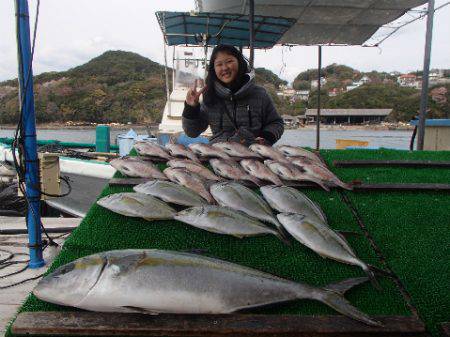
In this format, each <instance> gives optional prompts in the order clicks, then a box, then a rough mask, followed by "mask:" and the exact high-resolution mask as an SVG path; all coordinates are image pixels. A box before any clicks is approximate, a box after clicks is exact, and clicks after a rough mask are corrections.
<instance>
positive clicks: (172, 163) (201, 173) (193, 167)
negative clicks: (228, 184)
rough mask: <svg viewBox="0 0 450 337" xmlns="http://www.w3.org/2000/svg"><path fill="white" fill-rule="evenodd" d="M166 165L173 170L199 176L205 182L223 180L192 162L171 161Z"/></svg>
mask: <svg viewBox="0 0 450 337" xmlns="http://www.w3.org/2000/svg"><path fill="white" fill-rule="evenodd" d="M167 165H168V166H170V167H173V168H183V169H186V170H188V171H189V172H193V173H196V174H198V175H199V176H201V177H202V178H204V179H206V180H215V181H220V180H223V178H221V177H218V176H216V175H215V174H214V173H212V172H211V171H210V170H208V169H207V168H206V167H204V166H203V165H202V164H200V163H196V162H193V161H192V160H186V159H172V160H169V161H168V162H167Z"/></svg>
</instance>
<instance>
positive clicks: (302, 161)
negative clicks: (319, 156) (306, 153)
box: [289, 157, 327, 168]
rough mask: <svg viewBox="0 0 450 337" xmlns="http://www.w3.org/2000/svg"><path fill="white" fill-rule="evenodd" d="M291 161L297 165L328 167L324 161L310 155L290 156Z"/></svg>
mask: <svg viewBox="0 0 450 337" xmlns="http://www.w3.org/2000/svg"><path fill="white" fill-rule="evenodd" d="M289 162H290V163H291V164H295V165H319V166H322V167H325V168H327V165H326V164H325V163H324V162H323V161H317V160H314V159H311V158H308V157H289Z"/></svg>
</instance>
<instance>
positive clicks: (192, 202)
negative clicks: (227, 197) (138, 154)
mask: <svg viewBox="0 0 450 337" xmlns="http://www.w3.org/2000/svg"><path fill="white" fill-rule="evenodd" d="M133 190H134V191H135V192H137V193H143V194H148V195H152V196H154V197H157V198H159V199H161V200H163V201H165V202H170V203H172V204H177V205H182V206H202V205H207V204H208V203H207V202H206V200H205V199H203V198H202V197H201V196H200V195H198V194H197V192H195V191H193V190H191V189H189V188H187V187H184V186H181V185H178V184H175V183H173V182H171V181H162V180H153V181H148V182H146V183H144V184H140V185H136V186H134V187H133Z"/></svg>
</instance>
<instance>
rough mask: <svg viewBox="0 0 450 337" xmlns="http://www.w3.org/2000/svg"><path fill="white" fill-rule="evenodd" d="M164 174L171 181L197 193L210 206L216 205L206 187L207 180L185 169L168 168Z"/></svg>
mask: <svg viewBox="0 0 450 337" xmlns="http://www.w3.org/2000/svg"><path fill="white" fill-rule="evenodd" d="M163 172H164V174H165V175H166V176H167V177H168V178H169V179H170V181H173V182H174V183H177V184H180V185H182V186H185V187H187V188H189V189H191V190H193V191H195V192H197V194H198V195H200V196H201V197H202V198H203V199H205V200H206V201H207V202H208V203H210V204H214V203H215V201H214V198H213V197H212V195H211V194H210V193H209V191H208V188H207V187H206V184H205V180H204V179H203V178H202V177H200V176H199V175H198V174H195V173H192V172H189V171H187V170H185V169H180V168H171V167H168V168H166V169H165V170H164V171H163Z"/></svg>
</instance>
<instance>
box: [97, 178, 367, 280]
mask: <svg viewBox="0 0 450 337" xmlns="http://www.w3.org/2000/svg"><path fill="white" fill-rule="evenodd" d="M134 190H135V193H133V192H125V193H117V194H111V195H109V196H107V197H104V198H102V199H100V200H99V201H98V202H97V203H98V204H99V205H100V206H103V207H105V208H107V209H109V210H111V211H113V212H116V213H119V214H122V215H125V216H133V217H140V218H144V219H147V220H165V219H175V220H178V221H181V222H183V223H186V224H189V225H192V226H194V227H197V228H200V229H203V230H207V231H210V232H213V233H218V234H227V235H233V236H235V237H238V238H243V237H251V236H257V235H262V234H272V235H275V236H277V237H278V238H280V239H281V240H283V241H285V242H289V241H288V239H287V233H286V232H288V233H289V234H290V235H291V236H292V237H293V238H295V239H296V240H297V241H299V242H300V243H302V244H303V245H305V246H306V247H308V248H310V249H312V250H313V251H314V252H316V253H317V254H319V255H320V256H322V257H328V258H331V259H334V260H336V261H339V262H343V263H347V264H350V265H355V266H359V267H361V268H362V269H363V270H364V271H365V272H366V273H367V274H368V275H369V277H370V278H371V279H372V280H374V277H373V274H372V272H371V270H370V267H369V266H368V265H367V264H366V263H364V262H363V261H362V260H360V259H359V258H358V257H357V256H356V254H355V253H354V251H353V250H352V248H351V247H350V245H349V244H348V243H347V241H346V240H345V238H344V237H343V236H342V235H340V234H339V233H338V232H335V231H334V230H333V229H331V228H330V227H329V226H328V224H327V219H326V217H325V215H324V213H323V211H322V210H321V209H320V207H319V206H318V205H317V204H316V203H314V202H313V201H311V200H310V199H309V198H308V197H307V196H306V195H305V194H303V193H301V192H300V191H298V190H296V189H294V188H291V187H286V186H274V185H268V186H263V187H261V189H260V191H261V193H262V195H263V197H264V199H263V198H262V197H261V196H260V195H258V194H257V193H255V192H254V191H252V190H251V189H249V188H248V187H245V186H243V185H241V184H239V183H236V182H228V181H222V182H217V183H214V184H213V185H211V186H210V188H209V194H208V195H209V196H210V197H211V199H213V200H215V201H216V202H217V203H218V205H219V206H214V205H209V204H210V203H211V202H210V201H209V200H208V201H207V200H205V199H204V198H202V197H201V196H200V195H198V194H195V193H194V192H193V191H192V190H191V189H190V188H187V187H185V186H180V185H178V184H175V183H173V182H168V181H161V180H155V181H150V182H147V183H144V184H141V185H137V186H135V187H134ZM158 198H159V199H161V200H163V201H165V202H168V203H172V204H176V205H182V206H188V207H190V208H187V209H184V210H182V211H180V212H176V210H175V209H174V208H172V207H170V206H169V205H167V204H166V203H165V202H163V201H161V200H159V199H158ZM272 208H273V209H275V210H276V211H278V212H280V213H279V214H278V215H277V216H275V215H274V214H273V211H272ZM266 223H269V224H271V225H274V226H275V228H276V229H274V228H273V227H270V226H269V225H266Z"/></svg>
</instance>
